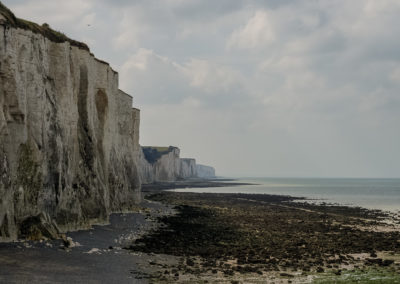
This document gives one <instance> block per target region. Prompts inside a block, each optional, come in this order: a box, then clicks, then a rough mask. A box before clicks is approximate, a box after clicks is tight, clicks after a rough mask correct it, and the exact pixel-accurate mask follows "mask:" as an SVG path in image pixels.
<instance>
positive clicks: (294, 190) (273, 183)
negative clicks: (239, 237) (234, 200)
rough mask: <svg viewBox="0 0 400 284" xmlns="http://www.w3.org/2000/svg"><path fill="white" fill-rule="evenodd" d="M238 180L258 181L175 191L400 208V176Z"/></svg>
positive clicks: (240, 180)
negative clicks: (255, 195)
mask: <svg viewBox="0 0 400 284" xmlns="http://www.w3.org/2000/svg"><path fill="white" fill-rule="evenodd" d="M237 181H238V182H248V183H255V184H257V185H245V186H232V187H211V188H187V189H176V190H175V191H186V192H188V191H189V192H215V193H257V194H280V195H291V196H297V197H306V198H309V199H313V200H316V201H317V202H327V203H339V204H342V205H349V206H361V207H365V208H370V209H381V210H388V211H392V212H399V211H400V179H366V178H363V179H355V178H351V179H350V178H242V179H239V180H237Z"/></svg>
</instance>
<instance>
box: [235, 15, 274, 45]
mask: <svg viewBox="0 0 400 284" xmlns="http://www.w3.org/2000/svg"><path fill="white" fill-rule="evenodd" d="M274 40H275V33H274V28H273V25H272V23H271V21H270V19H269V15H268V13H267V12H266V11H257V12H256V13H255V14H254V16H253V17H251V18H250V19H249V21H248V22H247V23H246V25H245V26H243V27H241V28H239V29H238V30H235V31H234V32H233V33H232V35H231V36H230V38H229V40H228V43H227V46H228V48H235V47H236V48H240V49H253V48H261V47H265V46H266V45H268V44H269V43H271V42H273V41H274Z"/></svg>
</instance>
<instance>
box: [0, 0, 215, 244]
mask: <svg viewBox="0 0 400 284" xmlns="http://www.w3.org/2000/svg"><path fill="white" fill-rule="evenodd" d="M131 106H132V97H131V96H129V95H128V94H126V93H124V92H123V91H121V90H119V89H118V73H117V72H115V71H114V70H113V69H112V68H111V67H110V66H109V64H107V63H106V62H103V61H101V60H99V59H96V58H95V57H94V55H93V54H91V53H90V50H89V48H88V46H87V45H86V44H84V43H81V42H77V41H74V40H72V39H69V38H68V37H66V36H65V35H64V34H62V33H60V32H57V31H54V30H52V29H51V28H50V27H49V25H47V24H43V25H38V24H35V23H32V22H29V21H26V20H22V19H18V18H16V17H15V16H14V14H13V13H12V12H11V11H10V10H9V9H7V8H6V7H5V6H4V5H3V4H2V3H1V2H0V240H3V241H4V240H15V239H17V238H24V237H27V238H42V237H48V238H52V237H54V236H56V235H57V234H58V233H60V232H66V231H69V230H75V229H80V228H86V227H88V226H90V225H91V224H94V223H105V222H107V220H108V216H109V214H110V213H111V212H121V211H127V210H129V209H130V208H131V207H132V206H133V205H134V204H136V203H138V202H140V200H141V183H142V182H143V183H151V182H155V181H159V180H160V181H173V180H178V179H185V178H192V177H197V176H199V177H213V176H215V171H214V169H213V168H211V167H204V166H201V165H196V162H195V160H194V159H181V158H180V157H179V149H178V148H176V147H166V148H160V147H143V148H142V147H140V145H139V122H140V111H139V110H138V109H136V108H132V107H131Z"/></svg>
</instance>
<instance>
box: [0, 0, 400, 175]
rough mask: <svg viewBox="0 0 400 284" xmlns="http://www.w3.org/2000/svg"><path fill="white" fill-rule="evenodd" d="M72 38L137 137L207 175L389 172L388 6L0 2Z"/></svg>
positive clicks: (357, 1) (199, 0) (399, 149)
mask: <svg viewBox="0 0 400 284" xmlns="http://www.w3.org/2000/svg"><path fill="white" fill-rule="evenodd" d="M2 1H3V3H4V4H5V5H7V6H8V7H9V8H10V9H11V10H12V11H13V12H14V13H15V14H16V15H17V16H18V17H20V18H25V19H29V20H31V21H34V22H37V23H40V24H41V23H44V22H46V23H48V24H49V25H50V26H51V27H52V28H53V29H56V30H60V31H63V32H64V33H65V34H67V35H68V36H70V37H71V38H74V39H77V40H80V41H83V42H86V43H87V44H88V45H89V47H90V49H91V51H92V52H93V53H94V54H95V56H96V57H98V58H100V59H102V60H105V61H107V62H109V63H110V64H111V66H112V67H113V69H115V70H117V71H118V72H119V74H120V77H119V79H120V88H121V89H123V90H124V91H126V92H127V93H129V94H131V95H132V96H133V99H134V106H135V107H138V108H140V109H141V128H140V143H141V144H142V145H162V146H164V145H165V146H168V145H174V146H178V147H179V148H180V149H181V156H183V157H193V158H196V160H197V162H198V163H202V164H207V165H211V166H214V167H215V168H216V171H217V174H218V175H220V176H233V177H235V176H247V177H249V176H252V177H255V176H268V177H400V64H399V63H400V36H399V35H400V1H398V0H379V1H376V0H352V1H348V0H330V1H327V0H326V1H318V0H304V1H302V0H293V1H289V0H263V1H261V0H260V1H255V0H241V1H239V0H218V1H215V0H163V1H161V0H158V1H155V0H130V1H129V0H114V1H111V0H108V1H107V0H69V1H65V0H62V1H61V0H2Z"/></svg>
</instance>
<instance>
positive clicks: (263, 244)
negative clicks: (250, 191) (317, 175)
mask: <svg viewBox="0 0 400 284" xmlns="http://www.w3.org/2000/svg"><path fill="white" fill-rule="evenodd" d="M150 198H151V199H152V200H156V201H162V202H166V203H170V204H175V205H176V209H177V210H178V214H177V215H175V216H169V217H164V218H161V219H160V221H161V222H163V223H164V224H165V225H166V226H164V227H162V228H160V229H159V230H157V231H155V232H153V233H152V234H150V235H147V236H144V237H143V238H141V239H139V240H137V241H136V242H135V243H134V244H132V246H130V249H131V250H135V251H142V252H147V253H149V252H152V253H162V254H170V255H177V256H185V257H196V256H197V257H198V256H199V257H201V258H202V259H203V266H209V267H215V266H216V264H217V263H221V262H224V261H225V262H226V261H227V260H234V261H235V262H236V263H237V266H235V269H236V270H237V271H239V272H240V271H242V272H257V270H258V269H263V270H266V271H279V270H282V269H284V270H285V269H287V268H290V269H294V270H298V269H300V270H302V271H309V270H310V269H312V270H314V271H316V272H318V271H324V269H326V267H328V268H329V267H332V266H335V265H340V264H346V263H349V262H352V261H353V259H352V258H351V256H349V254H352V253H373V252H375V251H393V252H396V253H399V252H400V232H374V231H369V230H362V229H359V227H361V226H366V225H367V223H366V221H365V220H364V219H362V218H360V216H363V214H361V213H360V211H359V210H358V209H354V208H348V210H347V211H346V210H345V208H343V207H338V210H337V211H335V209H334V208H335V207H334V206H333V207H332V208H330V209H329V210H328V209H326V208H325V206H314V207H310V206H305V205H304V204H297V203H295V202H291V201H292V200H293V199H294V198H291V197H287V196H272V195H271V196H269V195H244V194H204V193H203V194H198V193H176V192H163V193H158V194H154V195H152V196H151V197H150ZM371 216H372V215H371ZM371 216H370V217H371ZM378 264H379V265H380V262H379V263H378ZM386 264H388V263H385V265H386ZM367 265H368V264H367ZM382 265H383V262H382ZM388 265H390V264H388ZM253 270H254V271H253Z"/></svg>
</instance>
